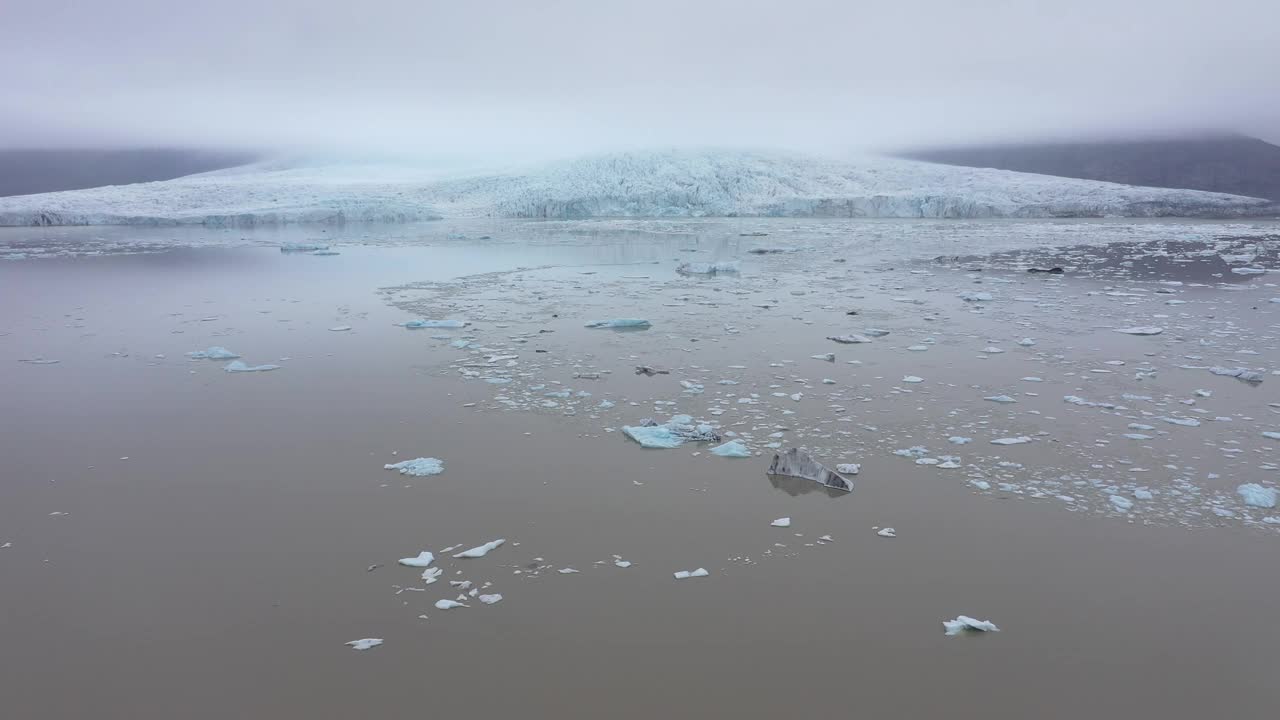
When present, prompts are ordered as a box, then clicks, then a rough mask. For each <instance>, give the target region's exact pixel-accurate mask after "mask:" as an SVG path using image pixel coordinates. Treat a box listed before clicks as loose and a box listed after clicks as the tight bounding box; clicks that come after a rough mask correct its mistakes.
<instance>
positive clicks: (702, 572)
mask: <svg viewBox="0 0 1280 720" xmlns="http://www.w3.org/2000/svg"><path fill="white" fill-rule="evenodd" d="M710 574H711V573H709V572H707V569H706V568H698V569H697V570H680V571H678V572H674V573H672V575H675V578H676V579H677V580H684V579H686V578H696V577H706V576H708V575H710Z"/></svg>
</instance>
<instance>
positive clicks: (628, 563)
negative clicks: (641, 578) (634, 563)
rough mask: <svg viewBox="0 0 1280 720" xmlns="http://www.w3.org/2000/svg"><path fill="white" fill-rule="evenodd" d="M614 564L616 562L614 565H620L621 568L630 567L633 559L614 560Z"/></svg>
mask: <svg viewBox="0 0 1280 720" xmlns="http://www.w3.org/2000/svg"><path fill="white" fill-rule="evenodd" d="M613 564H614V565H616V566H618V567H620V568H629V567H631V561H630V560H614V561H613Z"/></svg>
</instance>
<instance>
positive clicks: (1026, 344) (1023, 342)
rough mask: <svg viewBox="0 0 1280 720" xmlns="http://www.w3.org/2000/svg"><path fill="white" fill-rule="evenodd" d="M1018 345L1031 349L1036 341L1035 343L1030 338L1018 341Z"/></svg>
mask: <svg viewBox="0 0 1280 720" xmlns="http://www.w3.org/2000/svg"><path fill="white" fill-rule="evenodd" d="M1018 344H1019V345H1021V346H1022V347H1032V346H1033V345H1035V344H1036V341H1035V340H1032V339H1031V338H1029V337H1027V338H1022V339H1021V340H1019V341H1018Z"/></svg>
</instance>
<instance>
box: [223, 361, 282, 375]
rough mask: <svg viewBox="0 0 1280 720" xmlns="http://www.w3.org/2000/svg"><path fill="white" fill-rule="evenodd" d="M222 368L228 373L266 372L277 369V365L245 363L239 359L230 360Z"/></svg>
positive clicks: (278, 367)
mask: <svg viewBox="0 0 1280 720" xmlns="http://www.w3.org/2000/svg"><path fill="white" fill-rule="evenodd" d="M222 369H223V370H226V371H227V372H229V373H249V372H268V371H270V370H279V369H280V366H279V365H246V364H245V363H244V362H243V361H241V360H232V361H231V362H229V363H227V364H226V365H223V366H222Z"/></svg>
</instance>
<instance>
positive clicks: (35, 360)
mask: <svg viewBox="0 0 1280 720" xmlns="http://www.w3.org/2000/svg"><path fill="white" fill-rule="evenodd" d="M0 334H3V333H0ZM237 357H238V356H237ZM18 362H20V363H27V364H28V365H57V364H58V363H60V362H62V361H61V360H48V359H46V358H42V357H35V358H19V359H18Z"/></svg>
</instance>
